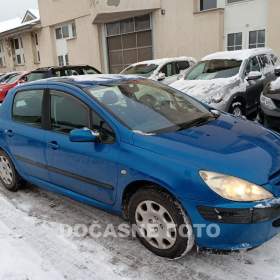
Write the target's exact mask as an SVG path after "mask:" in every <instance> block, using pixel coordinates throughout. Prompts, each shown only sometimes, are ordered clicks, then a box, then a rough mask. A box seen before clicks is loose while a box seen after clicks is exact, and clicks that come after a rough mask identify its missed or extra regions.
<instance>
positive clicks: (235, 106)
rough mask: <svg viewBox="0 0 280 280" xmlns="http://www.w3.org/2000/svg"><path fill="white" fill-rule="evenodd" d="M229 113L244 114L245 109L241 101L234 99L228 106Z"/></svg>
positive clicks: (239, 115) (236, 115) (238, 115)
mask: <svg viewBox="0 0 280 280" xmlns="http://www.w3.org/2000/svg"><path fill="white" fill-rule="evenodd" d="M229 113H230V114H232V115H234V116H235V117H242V116H244V115H245V109H244V105H243V104H242V102H239V101H236V102H233V103H232V104H231V106H230V109H229Z"/></svg>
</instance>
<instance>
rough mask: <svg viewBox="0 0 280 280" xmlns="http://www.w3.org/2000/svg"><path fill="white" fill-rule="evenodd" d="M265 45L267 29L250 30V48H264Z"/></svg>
mask: <svg viewBox="0 0 280 280" xmlns="http://www.w3.org/2000/svg"><path fill="white" fill-rule="evenodd" d="M264 47H265V30H257V31H250V33H249V48H250V49H254V48H264Z"/></svg>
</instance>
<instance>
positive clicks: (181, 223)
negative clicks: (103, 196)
mask: <svg viewBox="0 0 280 280" xmlns="http://www.w3.org/2000/svg"><path fill="white" fill-rule="evenodd" d="M128 216H129V221H130V223H131V224H132V226H133V228H134V229H136V232H137V237H138V238H139V240H140V242H141V243H142V244H143V245H144V246H145V247H146V248H147V249H149V250H150V251H152V252H153V253H154V254H156V255H158V256H160V257H164V258H169V259H179V258H182V257H184V256H185V255H186V254H187V253H188V252H190V251H191V250H192V248H193V247H194V243H195V242H194V240H195V238H194V233H193V229H192V224H191V221H190V219H189V217H188V216H187V214H186V213H185V211H184V210H183V208H182V207H181V206H180V204H179V203H178V202H177V201H176V200H174V199H173V198H172V197H171V196H170V195H169V194H167V193H166V192H163V191H161V190H159V189H156V188H147V189H143V190H139V191H137V192H136V193H135V194H134V195H133V196H132V197H131V199H130V201H129V205H128ZM143 224H145V225H148V226H149V227H146V228H145V226H143ZM168 225H169V226H170V228H169V230H168ZM172 225H173V226H172ZM134 226H135V227H134ZM150 227H152V228H154V230H151V231H149V229H151V228H150ZM147 230H148V231H147ZM148 232H152V233H155V234H156V235H155V236H152V237H151V236H148V235H149V234H148ZM168 232H169V234H168ZM157 233H158V235H157ZM181 233H183V234H181Z"/></svg>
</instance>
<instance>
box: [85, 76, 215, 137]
mask: <svg viewBox="0 0 280 280" xmlns="http://www.w3.org/2000/svg"><path fill="white" fill-rule="evenodd" d="M86 91H87V92H88V93H90V94H91V96H92V97H94V98H95V99H96V100H97V101H98V102H99V103H100V104H101V105H102V106H103V107H105V108H106V109H107V110H108V111H109V112H110V113H111V114H113V115H114V116H115V118H116V119H118V120H119V121H120V122H121V123H122V124H124V125H125V126H126V127H128V128H129V129H131V130H133V131H136V132H139V133H160V132H170V131H177V130H182V129H187V128H189V127H192V126H195V125H198V124H200V123H202V122H203V123H204V122H207V121H208V120H210V119H212V118H213V117H214V116H213V114H212V113H210V111H209V110H208V109H207V108H206V107H204V106H203V105H201V104H200V103H198V102H197V101H195V100H193V99H192V98H190V97H189V96H187V95H186V94H183V93H181V92H179V91H177V90H175V89H172V88H170V87H167V86H165V85H161V84H159V83H156V82H153V81H149V80H131V81H126V82H121V83H118V84H114V85H104V86H98V87H89V88H87V89H86Z"/></svg>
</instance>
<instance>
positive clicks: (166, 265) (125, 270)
mask: <svg viewBox="0 0 280 280" xmlns="http://www.w3.org/2000/svg"><path fill="white" fill-rule="evenodd" d="M93 221H98V222H99V223H100V225H101V226H102V227H106V225H107V224H109V223H112V224H114V225H116V226H117V225H119V224H120V223H122V220H121V219H120V218H119V217H115V216H113V215H110V214H107V213H105V212H103V211H101V210H98V209H95V208H93V207H90V206H87V205H83V204H80V203H78V202H75V201H72V200H70V199H68V198H65V197H62V196H59V195H56V194H52V193H48V192H45V191H41V190H38V189H37V188H34V187H27V188H26V189H24V190H21V191H20V192H18V193H9V192H8V191H6V190H4V189H3V188H2V187H1V186H0V279H1V280H27V279H28V280H37V279H38V280H45V279H55V280H60V279H67V280H77V279H83V280H87V279H91V280H99V279H102V280H107V279H110V280H112V279H114V280H115V279H116V280H118V279H125V280H126V279H134V280H137V279H147V280H149V279H153V280H158V279H160V280H164V279H172V280H177V279H178V280H179V279H184V280H185V279H186V280H187V279H194V280H197V279H202V280H206V279H207V280H212V279H213V280H214V279H215V280H220V279H227V280H236V279H250V280H251V279H256V280H257V279H260V280H264V279H270V280H280V258H279V251H280V236H276V237H275V238H274V239H273V240H271V241H270V242H268V243H266V244H265V245H263V246H262V247H260V248H258V249H255V250H253V251H250V252H242V253H231V254H227V255H222V254H213V253H210V252H199V253H198V252H196V251H194V252H192V253H191V254H190V255H188V256H186V257H185V258H184V259H182V260H179V261H168V260H165V259H162V258H159V257H157V256H155V255H153V254H151V253H150V252H149V251H147V250H146V249H145V248H143V247H142V246H141V245H140V244H139V242H138V241H137V240H132V239H130V238H126V239H124V238H105V237H101V238H99V239H92V238H89V237H85V238H77V237H75V238H70V237H69V238H67V237H64V236H62V235H61V231H60V230H59V229H60V226H61V225H74V224H91V223H92V222H93Z"/></svg>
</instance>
